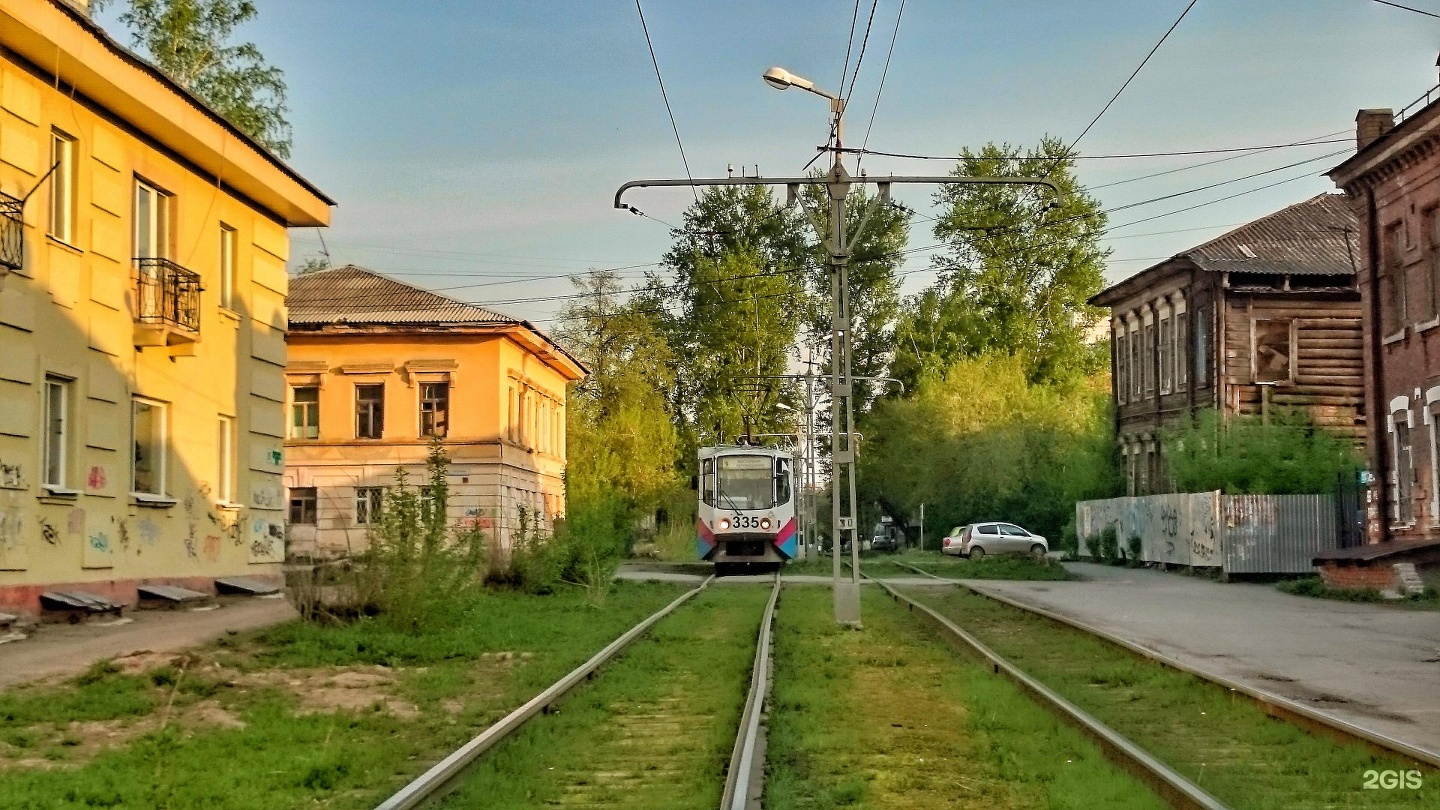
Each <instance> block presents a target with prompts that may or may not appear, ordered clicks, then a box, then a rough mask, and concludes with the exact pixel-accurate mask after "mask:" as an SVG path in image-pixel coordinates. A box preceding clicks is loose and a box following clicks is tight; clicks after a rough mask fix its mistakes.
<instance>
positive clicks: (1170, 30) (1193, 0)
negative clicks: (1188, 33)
mask: <svg viewBox="0 0 1440 810" xmlns="http://www.w3.org/2000/svg"><path fill="white" fill-rule="evenodd" d="M1197 2H1199V0H1190V3H1189V5H1187V6H1185V10H1184V11H1182V12H1180V16H1179V17H1176V18H1175V22H1173V23H1171V24H1170V27H1169V28H1167V29H1165V34H1164V35H1163V36H1161V37H1160V41H1159V42H1156V43H1155V47H1153V48H1151V49H1150V52H1149V53H1147V54H1145V58H1144V59H1142V60H1140V64H1139V65H1136V66H1135V70H1134V71H1132V72H1131V73H1130V76H1129V77H1127V78H1126V79H1125V83H1124V84H1122V85H1120V89H1119V90H1116V91H1115V95H1113V96H1111V97H1110V100H1109V101H1107V102H1105V106H1104V107H1101V108H1100V112H1098V113H1096V114H1095V117H1094V118H1092V119H1090V123H1088V124H1086V125H1085V129H1083V130H1081V131H1080V134H1079V135H1078V136H1076V138H1075V140H1073V141H1071V142H1070V145H1069V146H1067V147H1066V148H1065V153H1063V154H1062V157H1061V159H1060V160H1057V161H1056V162H1055V166H1058V165H1060V163H1062V162H1064V154H1068V153H1069V152H1070V151H1072V150H1073V149H1074V148H1075V147H1076V146H1077V145H1078V144H1079V143H1080V141H1081V140H1082V139H1083V138H1084V137H1085V135H1086V134H1088V133H1089V132H1090V130H1091V128H1093V127H1094V126H1095V124H1096V123H1098V122H1099V121H1100V119H1101V118H1102V117H1103V116H1104V115H1105V113H1106V112H1108V111H1109V110H1110V106H1111V105H1113V104H1114V103H1115V100H1116V99H1118V98H1120V94H1121V93H1124V92H1125V88H1127V87H1129V86H1130V82H1133V81H1135V77H1136V76H1139V75H1140V71H1141V70H1144V68H1145V65H1147V64H1149V62H1150V57H1152V56H1154V55H1155V52H1156V51H1158V50H1160V46H1161V45H1164V44H1165V40H1167V39H1169V38H1170V34H1171V33H1173V32H1174V31H1175V29H1176V28H1178V27H1179V26H1180V22H1181V21H1182V20H1184V19H1185V16H1186V15H1187V14H1189V13H1190V9H1192V8H1194V7H1195V4H1196V3H1197ZM1055 166H1051V167H1050V171H1051V172H1053V171H1055ZM1049 173H1050V172H1046V174H1049Z"/></svg>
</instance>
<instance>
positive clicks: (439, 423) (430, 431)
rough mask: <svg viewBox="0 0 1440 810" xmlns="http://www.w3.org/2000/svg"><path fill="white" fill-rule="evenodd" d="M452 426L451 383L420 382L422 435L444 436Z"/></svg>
mask: <svg viewBox="0 0 1440 810" xmlns="http://www.w3.org/2000/svg"><path fill="white" fill-rule="evenodd" d="M449 426H450V383H420V435H421V436H436V437H440V436H444V435H445V433H446V431H447V429H448V428H449Z"/></svg>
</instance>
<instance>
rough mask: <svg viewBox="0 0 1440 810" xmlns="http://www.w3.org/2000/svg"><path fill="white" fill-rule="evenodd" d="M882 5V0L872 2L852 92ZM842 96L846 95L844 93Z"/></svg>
mask: <svg viewBox="0 0 1440 810" xmlns="http://www.w3.org/2000/svg"><path fill="white" fill-rule="evenodd" d="M879 7H880V0H873V2H871V3H870V19H868V20H866V21H865V37H864V38H863V39H861V40H860V55H859V56H858V57H856V58H855V72H854V73H851V74H850V92H851V94H852V95H853V94H854V92H855V82H856V81H858V80H859V79H860V65H861V63H862V62H864V61H865V48H866V47H867V46H868V45H869V44H870V29H871V28H873V27H874V25H875V10H876V9H877V8H879ZM840 97H841V98H844V97H845V95H844V94H843V93H842V94H841V95H840Z"/></svg>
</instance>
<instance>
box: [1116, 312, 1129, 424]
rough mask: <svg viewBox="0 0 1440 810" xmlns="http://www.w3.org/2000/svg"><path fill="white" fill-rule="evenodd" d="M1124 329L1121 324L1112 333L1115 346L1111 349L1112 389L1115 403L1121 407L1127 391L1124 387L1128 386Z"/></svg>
mask: <svg viewBox="0 0 1440 810" xmlns="http://www.w3.org/2000/svg"><path fill="white" fill-rule="evenodd" d="M1124 328H1125V327H1124V324H1121V325H1120V326H1119V327H1116V329H1115V332H1114V335H1115V339H1114V344H1115V345H1114V347H1113V349H1114V352H1115V386H1114V388H1115V402H1116V403H1118V404H1121V405H1123V404H1125V394H1126V392H1128V391H1129V389H1128V388H1127V387H1126V386H1127V385H1128V382H1127V380H1126V379H1125V359H1126V358H1125V333H1124V331H1123V330H1124Z"/></svg>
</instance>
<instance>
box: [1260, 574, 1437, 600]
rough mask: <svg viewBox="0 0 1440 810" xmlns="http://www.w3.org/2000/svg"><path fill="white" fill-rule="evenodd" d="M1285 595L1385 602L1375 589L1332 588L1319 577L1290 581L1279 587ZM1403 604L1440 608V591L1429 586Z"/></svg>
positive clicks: (1406, 596)
mask: <svg viewBox="0 0 1440 810" xmlns="http://www.w3.org/2000/svg"><path fill="white" fill-rule="evenodd" d="M1276 587H1278V588H1279V589H1280V590H1282V591H1284V592H1285V593H1289V594H1294V595H1296V596H1313V597H1317V598H1320V599H1338V600H1340V601H1342V602H1385V601H1387V600H1386V599H1385V596H1384V594H1382V593H1380V591H1378V590H1376V589H1375V588H1332V587H1330V586H1329V585H1326V584H1325V581H1324V580H1322V579H1321V578H1319V577H1304V578H1302V579H1290V580H1286V581H1284V582H1281V583H1280V584H1279V585H1277V586H1276ZM1401 603H1402V604H1409V605H1418V606H1421V607H1434V606H1440V591H1437V590H1436V589H1435V587H1434V586H1430V585H1427V586H1426V587H1425V590H1423V591H1421V592H1420V593H1410V594H1406V595H1405V597H1404V599H1403V600H1401Z"/></svg>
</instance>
